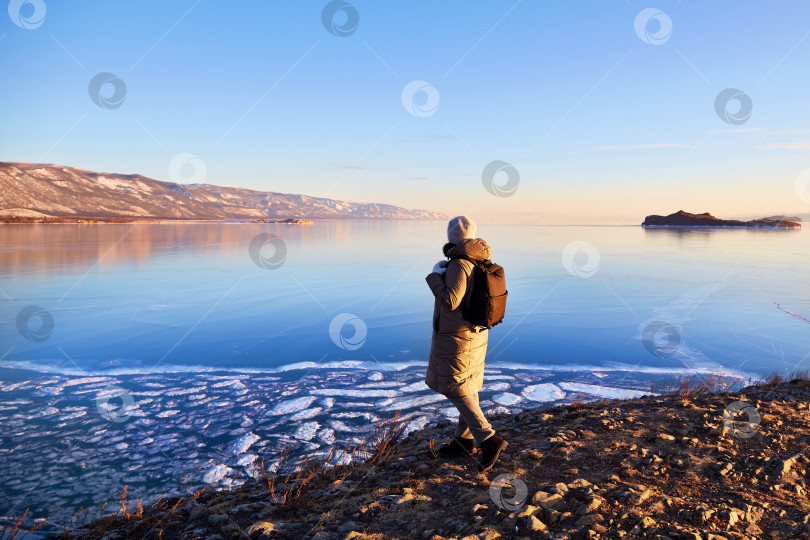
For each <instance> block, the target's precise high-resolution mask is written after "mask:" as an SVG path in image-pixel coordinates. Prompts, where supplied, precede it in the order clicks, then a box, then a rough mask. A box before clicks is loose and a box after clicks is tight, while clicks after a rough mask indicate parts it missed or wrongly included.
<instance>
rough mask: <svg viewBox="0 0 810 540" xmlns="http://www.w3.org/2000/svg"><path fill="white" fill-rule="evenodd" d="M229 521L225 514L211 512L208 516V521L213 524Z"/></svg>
mask: <svg viewBox="0 0 810 540" xmlns="http://www.w3.org/2000/svg"><path fill="white" fill-rule="evenodd" d="M226 521H228V516H226V515H223V514H211V515H210V516H208V523H210V524H211V525H218V524H219V523H224V522H226Z"/></svg>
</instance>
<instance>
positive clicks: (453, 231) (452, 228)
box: [447, 216, 478, 244]
mask: <svg viewBox="0 0 810 540" xmlns="http://www.w3.org/2000/svg"><path fill="white" fill-rule="evenodd" d="M477 228H478V227H477V226H476V225H475V222H474V221H473V220H471V219H470V218H468V217H467V216H458V217H454V218H453V219H451V220H450V223H448V224H447V240H448V241H449V242H450V243H451V244H458V243H460V242H461V241H462V240H469V239H472V238H475V230H476V229H477Z"/></svg>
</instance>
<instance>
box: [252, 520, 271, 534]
mask: <svg viewBox="0 0 810 540" xmlns="http://www.w3.org/2000/svg"><path fill="white" fill-rule="evenodd" d="M274 530H276V526H275V525H273V524H272V523H270V522H269V521H258V522H256V523H254V524H253V525H251V526H250V527H248V530H247V533H248V534H253V533H258V534H260V535H261V534H270V533H271V532H273V531H274Z"/></svg>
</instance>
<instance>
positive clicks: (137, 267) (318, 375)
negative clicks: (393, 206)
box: [0, 221, 810, 523]
mask: <svg viewBox="0 0 810 540" xmlns="http://www.w3.org/2000/svg"><path fill="white" fill-rule="evenodd" d="M478 231H479V235H480V236H481V237H483V238H485V239H486V240H487V241H488V242H489V243H490V245H491V246H492V249H493V253H494V259H495V261H496V262H498V263H500V264H501V265H503V266H504V267H505V269H506V272H507V280H508V285H509V293H510V294H509V306H508V308H507V317H506V320H505V321H504V323H503V324H502V325H500V326H497V327H495V328H494V329H493V330H491V332H490V344H489V352H488V368H489V370H488V372H487V379H486V383H485V390H484V392H483V394H482V400H483V404H484V407H485V409H487V410H515V409H519V408H521V407H528V406H538V405H541V404H544V403H564V402H569V401H571V400H572V399H574V398H575V397H577V396H578V395H580V394H585V395H586V396H590V397H599V396H602V397H608V398H612V397H623V396H633V395H637V394H638V393H640V392H644V391H649V388H650V385H651V384H653V383H654V384H656V386H659V385H660V384H661V383H663V382H664V381H673V380H674V379H675V378H677V377H680V376H684V375H688V374H700V373H721V374H724V375H726V376H729V377H739V378H742V379H746V380H747V379H748V378H749V377H756V376H758V375H764V374H767V373H769V372H771V371H774V370H789V369H793V368H795V367H808V365H807V364H808V363H807V360H808V354H810V346H809V345H808V343H810V322H808V319H810V284H808V280H807V262H808V254H810V233H807V232H806V231H783V230H733V229H717V230H705V229H704V230H685V229H654V230H644V229H642V228H641V227H619V228H613V227H543V226H519V225H502V224H497V225H496V224H490V223H486V222H482V223H479V228H478ZM444 233H445V223H444V222H389V221H323V222H316V223H315V224H314V225H310V226H295V225H282V224H139V225H126V224H123V225H13V226H11V225H9V226H3V227H0V240H1V241H0V267H1V268H2V275H1V276H0V305H2V310H0V358H2V361H0V366H2V367H0V441H2V445H1V446H0V456H2V462H3V464H4V466H3V467H2V470H0V500H1V501H3V506H6V505H9V506H10V507H9V508H0V516H1V517H2V518H4V519H5V520H8V519H11V518H12V517H14V516H17V517H19V515H21V514H22V511H24V509H25V507H29V506H30V507H31V512H30V515H33V516H35V517H45V516H48V515H50V516H51V519H52V521H53V522H55V523H64V522H65V520H66V519H67V517H68V516H69V515H70V513H71V512H74V511H75V510H76V509H77V508H78V506H80V505H85V506H88V505H90V506H93V505H95V506H100V505H101V504H102V503H103V502H104V501H105V500H113V499H115V498H116V496H117V494H118V493H119V492H120V490H121V488H122V487H123V486H124V485H128V486H129V492H130V494H131V496H132V497H134V498H139V497H141V496H143V497H146V499H147V500H148V499H149V498H150V497H153V498H156V497H158V496H160V495H162V494H164V493H165V492H167V491H169V492H171V491H172V490H174V491H175V492H178V493H184V492H187V491H189V490H192V489H195V488H197V489H198V488H199V487H200V486H202V485H205V484H212V485H234V484H237V483H239V482H243V481H245V480H246V478H249V477H250V476H251V475H253V474H255V472H256V468H255V465H256V463H257V462H258V461H261V460H262V459H263V460H264V461H265V466H267V467H268V468H269V467H271V466H272V464H273V462H274V456H277V452H278V450H279V449H280V448H282V447H286V448H289V449H291V450H293V451H294V452H295V453H297V454H298V455H301V454H306V453H313V452H323V453H326V452H328V450H329V449H330V448H332V447H335V446H336V447H341V448H342V447H343V446H345V444H346V443H347V442H350V441H352V440H359V438H360V437H362V436H363V434H364V433H367V432H368V430H369V429H370V428H371V426H372V424H373V423H374V422H375V421H376V420H378V419H381V418H386V417H387V416H390V415H392V414H394V413H395V412H397V411H398V410H400V411H401V412H402V413H403V415H404V417H405V419H406V420H407V421H408V422H409V429H417V428H419V427H421V426H423V425H425V424H426V423H428V422H431V421H434V420H436V419H439V418H448V417H451V418H452V417H453V411H452V410H451V409H448V404H447V403H446V402H444V401H443V400H442V398H441V396H439V395H437V394H434V393H432V392H430V391H429V390H427V389H426V388H425V387H424V385H423V384H422V382H421V380H422V377H423V375H424V368H425V365H426V361H427V354H428V349H429V346H430V331H431V324H430V318H431V312H432V296H431V294H430V291H429V289H428V287H427V285H426V284H425V283H424V277H425V275H426V274H427V273H428V272H429V271H430V269H431V267H432V266H433V264H434V263H435V262H436V261H437V260H439V259H440V258H441V244H442V243H443V242H444ZM122 404H123V407H122ZM343 459H351V457H350V456H346V457H344V458H343Z"/></svg>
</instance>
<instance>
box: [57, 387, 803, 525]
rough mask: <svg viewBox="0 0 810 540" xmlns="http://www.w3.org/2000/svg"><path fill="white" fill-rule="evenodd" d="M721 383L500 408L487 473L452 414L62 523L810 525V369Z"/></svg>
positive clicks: (124, 497)
mask: <svg viewBox="0 0 810 540" xmlns="http://www.w3.org/2000/svg"><path fill="white" fill-rule="evenodd" d="M718 388H719V387H718V385H717V384H716V383H712V384H694V383H693V384H683V385H681V386H680V387H679V388H675V389H673V390H671V391H669V392H664V393H663V394H662V395H650V396H645V397H641V398H638V399H632V400H615V401H600V402H592V403H577V402H575V403H573V404H571V405H567V406H561V407H553V408H545V409H543V408H541V409H534V410H526V411H522V412H520V413H518V414H514V415H505V414H502V415H499V416H496V417H494V418H493V419H492V422H493V425H494V426H495V428H496V429H497V430H498V432H499V434H501V435H502V436H503V437H504V438H506V439H507V440H509V441H510V446H509V448H508V449H507V451H506V452H505V453H504V455H503V458H502V460H501V462H499V464H498V465H497V466H496V467H495V468H494V469H493V470H492V471H489V472H487V473H484V474H482V473H480V472H479V471H478V468H477V466H476V462H477V458H478V456H477V455H473V456H468V457H465V458H461V459H456V460H447V461H442V460H439V459H437V458H436V457H434V456H435V448H436V447H437V446H438V445H439V444H441V442H442V441H443V440H444V439H445V437H446V436H447V435H448V433H450V430H451V427H450V424H449V423H447V422H446V423H444V424H442V425H439V426H435V427H431V428H428V429H425V430H422V431H419V432H413V433H411V434H409V436H408V437H406V438H404V439H401V438H400V439H399V440H397V429H396V427H392V425H389V426H388V427H385V426H382V427H381V428H380V430H378V431H377V432H376V433H375V435H374V436H373V437H371V438H370V439H369V441H368V447H367V452H368V455H369V458H370V459H369V461H367V462H366V463H363V464H359V465H353V466H345V467H343V466H338V467H332V468H325V467H324V466H323V463H318V462H313V463H311V466H310V467H308V468H305V469H304V470H301V471H298V472H297V473H292V474H290V475H287V476H281V475H268V476H266V477H263V478H262V479H260V480H259V481H258V482H256V483H252V484H249V485H245V486H241V487H240V488H238V489H235V490H232V491H229V492H224V491H220V492H214V491H208V490H205V491H201V492H198V493H196V494H194V495H193V496H190V497H187V498H184V499H173V500H166V499H162V500H159V501H157V502H155V503H154V504H152V503H150V504H149V505H146V504H145V503H144V505H143V506H142V504H141V502H140V501H135V500H129V499H128V497H127V494H126V493H123V494H122V498H121V501H117V502H116V503H114V504H113V503H111V504H110V505H108V506H107V507H106V510H102V514H103V515H104V516H105V517H104V518H102V519H98V517H99V515H100V514H99V509H92V510H88V511H86V513H85V514H84V515H81V514H80V515H79V516H77V518H76V520H75V523H74V528H73V529H72V530H70V531H66V532H65V533H63V535H62V537H64V538H106V539H108V540H114V539H119V538H188V539H192V538H197V539H204V540H221V539H230V538H251V539H258V538H279V539H310V538H312V539H321V540H344V539H345V540H350V539H388V538H420V539H431V540H440V539H451V538H454V539H459V540H462V539H463V540H493V539H496V538H555V539H578V538H595V539H614V538H658V539H666V538H672V539H691V540H699V539H705V540H722V539H759V538H762V539H765V538H767V539H770V538H776V539H787V538H808V537H810V500H809V499H808V496H807V491H806V490H807V489H808V486H807V479H806V474H807V470H808V468H810V459H808V452H807V450H808V444H809V443H810V414H808V403H810V382H809V381H808V380H807V378H806V377H805V376H798V377H794V378H793V379H792V380H789V381H788V380H783V379H781V378H780V377H778V376H774V377H772V378H771V379H770V380H769V381H767V382H764V383H760V384H758V385H755V386H749V387H747V388H744V389H742V390H740V391H736V392H730V391H719V390H718ZM658 393H661V391H660V390H659V391H658ZM93 518H96V519H95V520H93V521H91V520H92V519H93Z"/></svg>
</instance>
